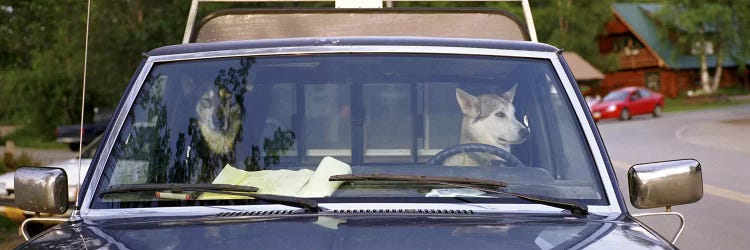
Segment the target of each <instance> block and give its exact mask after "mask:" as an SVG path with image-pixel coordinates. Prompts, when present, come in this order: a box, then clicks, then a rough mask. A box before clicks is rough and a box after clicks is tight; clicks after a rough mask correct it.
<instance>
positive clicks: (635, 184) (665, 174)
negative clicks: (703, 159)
mask: <svg viewBox="0 0 750 250" xmlns="http://www.w3.org/2000/svg"><path fill="white" fill-rule="evenodd" d="M628 184H629V185H628V186H629V188H630V203H631V204H633V206H634V207H636V208H655V207H666V208H667V211H668V212H669V211H670V210H671V207H672V206H675V205H682V204H689V203H693V202H696V201H699V200H700V199H701V198H703V176H702V173H701V164H700V162H698V161H697V160H693V159H686V160H674V161H664V162H654V163H644V164H636V165H633V166H632V167H630V170H628Z"/></svg>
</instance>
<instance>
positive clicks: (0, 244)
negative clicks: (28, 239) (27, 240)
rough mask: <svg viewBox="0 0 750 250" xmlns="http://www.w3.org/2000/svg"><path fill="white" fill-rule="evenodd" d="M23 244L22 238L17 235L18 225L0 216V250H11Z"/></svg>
mask: <svg viewBox="0 0 750 250" xmlns="http://www.w3.org/2000/svg"><path fill="white" fill-rule="evenodd" d="M23 242H24V240H23V238H21V237H20V236H19V235H18V224H16V223H15V222H13V221H11V220H10V219H8V218H7V217H5V216H0V249H11V248H14V247H16V246H18V245H19V244H21V243H23Z"/></svg>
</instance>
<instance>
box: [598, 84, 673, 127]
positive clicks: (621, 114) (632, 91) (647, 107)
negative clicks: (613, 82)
mask: <svg viewBox="0 0 750 250" xmlns="http://www.w3.org/2000/svg"><path fill="white" fill-rule="evenodd" d="M662 108H664V96H663V95H662V94H659V93H656V92H653V91H651V90H649V89H646V88H643V87H625V88H621V89H617V90H614V91H612V92H609V94H607V96H605V97H604V98H603V99H602V100H601V101H600V102H598V103H595V104H594V105H592V106H591V113H592V115H593V117H594V120H595V121H599V120H602V119H609V118H619V119H620V120H628V119H630V118H631V117H632V116H634V115H642V114H652V115H653V116H654V117H659V116H661V112H662Z"/></svg>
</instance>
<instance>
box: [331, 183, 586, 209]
mask: <svg viewBox="0 0 750 250" xmlns="http://www.w3.org/2000/svg"><path fill="white" fill-rule="evenodd" d="M329 180H330V181H367V180H370V181H413V182H416V183H426V184H442V185H446V186H455V187H462V188H468V189H474V190H478V191H483V192H487V193H496V194H503V195H510V196H514V197H516V198H520V199H523V200H526V201H530V202H534V203H537V204H542V205H547V206H551V207H556V208H562V209H565V210H569V211H570V212H571V213H573V214H577V215H587V214H589V212H588V208H586V207H585V206H581V205H578V204H576V203H574V202H564V201H559V200H556V199H553V198H547V197H540V196H532V195H526V194H517V193H511V192H506V191H501V190H499V188H501V187H506V186H508V184H507V183H505V182H501V181H495V180H486V179H476V178H462V177H450V176H421V175H391V174H368V175H351V174H347V175H334V176H331V177H330V178H329ZM481 186H490V187H495V189H486V188H481Z"/></svg>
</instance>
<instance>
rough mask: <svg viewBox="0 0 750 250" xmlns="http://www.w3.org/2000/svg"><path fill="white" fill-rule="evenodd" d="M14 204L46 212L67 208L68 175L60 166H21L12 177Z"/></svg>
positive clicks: (58, 212)
mask: <svg viewBox="0 0 750 250" xmlns="http://www.w3.org/2000/svg"><path fill="white" fill-rule="evenodd" d="M14 183H15V192H16V198H15V199H16V206H18V208H20V209H23V210H27V211H32V212H38V213H48V214H64V213H65V211H67V210H68V176H67V175H66V174H65V170H62V169H60V168H45V167H22V168H19V169H18V170H16V174H15V177H14Z"/></svg>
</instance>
